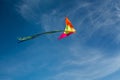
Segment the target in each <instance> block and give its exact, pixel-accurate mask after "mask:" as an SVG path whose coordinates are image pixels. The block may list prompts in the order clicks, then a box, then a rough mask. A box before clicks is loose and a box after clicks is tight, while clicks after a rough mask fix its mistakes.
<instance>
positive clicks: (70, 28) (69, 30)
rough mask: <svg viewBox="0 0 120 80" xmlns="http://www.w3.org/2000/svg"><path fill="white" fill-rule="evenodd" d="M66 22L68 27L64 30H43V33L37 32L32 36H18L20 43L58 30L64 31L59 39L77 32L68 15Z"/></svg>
mask: <svg viewBox="0 0 120 80" xmlns="http://www.w3.org/2000/svg"><path fill="white" fill-rule="evenodd" d="M65 23H66V27H65V29H64V30H55V31H49V32H43V33H39V34H35V35H32V36H27V37H20V38H18V41H19V42H18V43H20V42H24V41H27V40H31V39H34V38H36V37H38V36H41V35H43V34H52V33H57V32H63V33H62V34H61V35H60V37H59V39H62V38H65V37H67V36H69V35H71V34H73V33H75V32H76V30H75V29H74V27H73V25H72V23H71V22H70V20H69V19H68V18H67V17H66V18H65Z"/></svg>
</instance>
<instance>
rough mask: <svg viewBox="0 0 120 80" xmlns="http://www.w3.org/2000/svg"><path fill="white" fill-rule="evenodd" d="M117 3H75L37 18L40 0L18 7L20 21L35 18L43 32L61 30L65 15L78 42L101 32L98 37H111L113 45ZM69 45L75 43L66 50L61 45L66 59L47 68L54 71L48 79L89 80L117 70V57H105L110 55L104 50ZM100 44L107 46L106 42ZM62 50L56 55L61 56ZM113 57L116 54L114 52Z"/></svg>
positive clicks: (119, 34)
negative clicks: (73, 28) (68, 18)
mask: <svg viewBox="0 0 120 80" xmlns="http://www.w3.org/2000/svg"><path fill="white" fill-rule="evenodd" d="M30 1H33V0H30ZM117 1H118V0H117ZM117 1H115V2H114V0H106V1H103V2H102V3H101V4H98V5H97V3H94V2H92V3H90V2H86V3H83V4H80V3H79V1H77V3H75V6H74V7H71V8H70V9H68V10H66V11H64V10H63V11H61V9H64V7H62V8H61V7H57V8H54V9H51V10H50V12H49V13H43V14H41V15H39V14H38V13H40V12H38V13H36V11H35V10H36V9H37V10H39V9H38V8H40V7H39V5H40V3H41V0H37V1H33V2H32V3H33V4H31V3H29V1H25V2H24V3H23V4H22V5H21V6H19V8H20V13H21V15H22V16H23V17H24V18H26V19H30V18H32V19H37V22H36V23H39V24H41V25H42V26H43V28H44V29H45V30H46V31H49V30H56V29H63V28H64V17H65V16H69V17H70V19H71V20H72V23H73V24H74V26H75V28H76V29H77V34H76V36H77V37H76V38H79V35H80V39H79V40H80V41H85V40H86V41H88V40H89V39H90V38H91V37H92V36H93V35H94V33H95V32H97V31H98V30H99V29H101V30H102V32H101V33H100V34H101V35H103V36H104V35H112V38H115V39H114V42H116V43H119V42H120V28H119V25H120V24H118V23H119V22H120V19H119V15H118V14H116V10H114V8H115V7H116V5H118V3H117ZM113 2H114V3H113ZM118 2H119V1H118ZM94 5H95V6H94ZM82 10H83V11H82ZM117 10H118V11H119V7H117ZM117 13H119V12H117ZM88 26H89V27H88ZM79 33H80V34H79ZM72 43H73V44H74V43H75V44H74V45H72V44H71V45H69V46H70V47H69V46H68V45H67V46H62V48H63V49H62V51H63V52H64V53H65V54H67V55H68V56H67V58H66V57H64V58H62V59H63V60H62V59H61V60H59V63H58V64H57V65H56V66H55V67H54V66H50V67H49V69H50V70H53V72H54V71H58V72H57V74H56V75H53V76H50V77H49V78H48V79H50V80H93V79H98V78H102V77H105V76H107V75H110V74H112V73H114V72H115V71H117V70H119V69H120V64H119V62H120V55H116V56H108V57H107V56H105V55H104V54H106V53H107V54H111V53H108V52H106V51H104V48H103V50H101V49H98V48H97V49H96V48H94V47H92V46H91V47H87V46H85V45H81V44H80V45H76V44H77V43H78V44H79V43H80V42H74V41H72ZM104 44H105V45H107V44H106V43H104ZM66 47H67V48H66ZM86 47H87V48H86ZM55 49H56V48H55ZM37 51H38V50H37ZM62 51H60V52H61V53H62ZM114 54H120V53H119V52H117V51H114ZM65 58H66V59H65Z"/></svg>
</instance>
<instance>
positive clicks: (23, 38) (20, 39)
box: [18, 30, 64, 43]
mask: <svg viewBox="0 0 120 80" xmlns="http://www.w3.org/2000/svg"><path fill="white" fill-rule="evenodd" d="M63 31H64V30H55V31H48V32H43V33H39V34H35V35H31V36H27V37H20V38H18V43H21V42H24V41H27V40H31V39H34V38H37V37H39V36H41V35H44V34H53V33H57V32H63Z"/></svg>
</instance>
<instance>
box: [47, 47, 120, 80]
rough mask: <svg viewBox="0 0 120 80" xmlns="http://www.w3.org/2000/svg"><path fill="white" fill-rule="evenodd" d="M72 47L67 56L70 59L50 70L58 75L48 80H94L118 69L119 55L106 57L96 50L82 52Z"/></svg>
mask: <svg viewBox="0 0 120 80" xmlns="http://www.w3.org/2000/svg"><path fill="white" fill-rule="evenodd" d="M73 47H74V50H72V52H71V53H69V55H68V56H70V55H72V57H71V58H69V59H66V60H64V61H62V63H61V64H59V65H56V66H55V67H53V68H52V71H54V70H56V71H58V73H57V74H56V75H53V77H49V79H48V80H73V79H74V80H81V79H82V80H94V79H99V78H102V77H105V76H107V75H110V74H112V73H114V72H116V71H118V70H119V69H120V64H119V62H120V55H117V56H114V57H110V56H109V57H106V56H105V55H104V54H105V53H104V52H102V51H100V50H98V49H90V48H89V49H87V48H82V49H83V50H81V49H80V48H79V49H76V48H78V47H75V46H72V48H73Z"/></svg>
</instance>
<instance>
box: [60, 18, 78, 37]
mask: <svg viewBox="0 0 120 80" xmlns="http://www.w3.org/2000/svg"><path fill="white" fill-rule="evenodd" d="M65 23H66V27H65V30H64V32H63V33H62V34H61V35H60V37H59V39H62V38H65V37H67V36H69V35H71V34H73V33H75V32H76V30H75V29H74V27H73V25H72V23H71V22H70V20H69V19H68V18H67V17H66V19H65Z"/></svg>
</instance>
